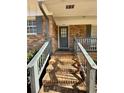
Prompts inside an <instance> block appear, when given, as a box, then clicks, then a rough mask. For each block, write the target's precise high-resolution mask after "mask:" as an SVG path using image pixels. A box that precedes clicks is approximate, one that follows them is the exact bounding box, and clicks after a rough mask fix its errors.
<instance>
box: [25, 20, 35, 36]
mask: <svg viewBox="0 0 124 93" xmlns="http://www.w3.org/2000/svg"><path fill="white" fill-rule="evenodd" d="M27 33H28V34H37V24H36V21H35V20H28V21H27Z"/></svg>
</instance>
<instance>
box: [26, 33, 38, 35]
mask: <svg viewBox="0 0 124 93" xmlns="http://www.w3.org/2000/svg"><path fill="white" fill-rule="evenodd" d="M27 35H37V33H27Z"/></svg>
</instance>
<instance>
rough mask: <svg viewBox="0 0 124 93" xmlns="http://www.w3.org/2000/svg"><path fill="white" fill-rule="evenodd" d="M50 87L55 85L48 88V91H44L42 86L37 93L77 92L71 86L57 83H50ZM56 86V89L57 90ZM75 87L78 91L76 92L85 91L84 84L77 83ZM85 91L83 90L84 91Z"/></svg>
mask: <svg viewBox="0 0 124 93" xmlns="http://www.w3.org/2000/svg"><path fill="white" fill-rule="evenodd" d="M52 87H56V89H55V88H51V87H50V88H48V91H45V90H44V88H45V86H42V88H41V89H40V92H39V93H77V92H75V90H76V89H75V88H74V87H73V86H70V85H68V86H65V85H64V86H63V85H59V86H54V85H52ZM57 88H58V90H57ZM76 88H77V89H78V90H79V91H80V92H78V93H83V92H82V91H86V86H84V85H77V86H76ZM84 93H85V92H84Z"/></svg>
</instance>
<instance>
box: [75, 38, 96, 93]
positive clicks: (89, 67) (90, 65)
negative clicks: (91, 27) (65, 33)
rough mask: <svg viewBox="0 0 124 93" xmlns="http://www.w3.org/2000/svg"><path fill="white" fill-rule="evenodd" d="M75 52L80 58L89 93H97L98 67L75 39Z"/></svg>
mask: <svg viewBox="0 0 124 93" xmlns="http://www.w3.org/2000/svg"><path fill="white" fill-rule="evenodd" d="M74 51H75V54H76V56H77V57H78V61H79V64H80V74H81V77H82V79H83V80H84V83H85V84H86V88H87V93H96V71H97V65H96V64H95V62H94V61H93V59H92V58H91V57H90V56H89V54H88V53H87V51H86V50H85V48H84V47H83V46H82V44H81V43H80V42H79V41H78V39H76V38H75V39H74Z"/></svg>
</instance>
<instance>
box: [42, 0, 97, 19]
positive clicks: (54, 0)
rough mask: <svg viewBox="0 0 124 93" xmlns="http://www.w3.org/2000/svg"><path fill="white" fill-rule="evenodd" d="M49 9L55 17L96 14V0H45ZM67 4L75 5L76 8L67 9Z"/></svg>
mask: <svg viewBox="0 0 124 93" xmlns="http://www.w3.org/2000/svg"><path fill="white" fill-rule="evenodd" d="M44 3H45V5H46V6H47V8H48V10H49V11H51V12H53V16H54V17H65V16H66V17H67V16H69V17H71V16H96V15H97V3H96V0H45V1H44ZM66 5H74V9H66Z"/></svg>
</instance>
